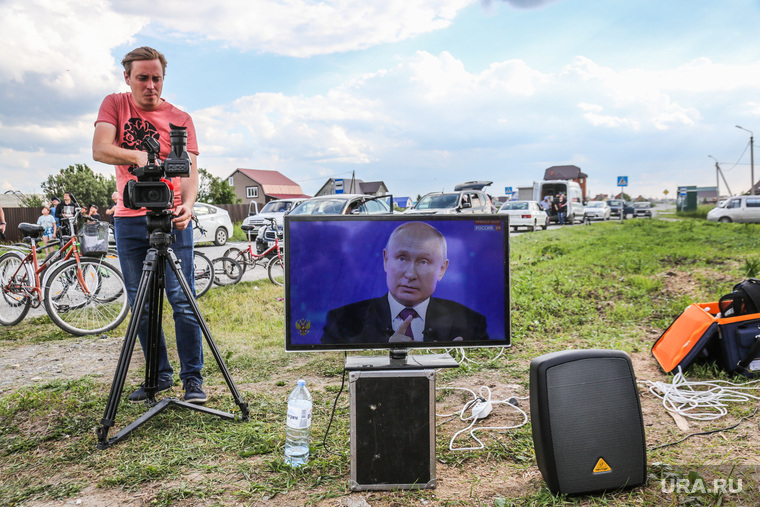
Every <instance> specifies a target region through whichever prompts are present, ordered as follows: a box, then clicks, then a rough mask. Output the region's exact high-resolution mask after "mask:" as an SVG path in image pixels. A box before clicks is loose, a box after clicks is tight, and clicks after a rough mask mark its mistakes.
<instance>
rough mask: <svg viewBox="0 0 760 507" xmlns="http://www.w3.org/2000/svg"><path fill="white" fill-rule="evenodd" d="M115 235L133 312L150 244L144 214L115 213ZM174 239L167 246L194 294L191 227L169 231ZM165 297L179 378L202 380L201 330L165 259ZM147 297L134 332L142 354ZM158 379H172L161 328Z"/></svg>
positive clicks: (146, 321)
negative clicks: (170, 312) (170, 314)
mask: <svg viewBox="0 0 760 507" xmlns="http://www.w3.org/2000/svg"><path fill="white" fill-rule="evenodd" d="M114 230H115V236H116V249H117V251H118V253H119V263H120V264H121V272H122V274H123V275H124V284H125V285H126V286H127V296H128V298H129V306H130V307H132V312H134V302H135V298H136V297H137V289H138V287H139V285H140V278H141V277H142V272H143V261H144V260H145V256H146V254H147V253H148V249H149V248H150V243H149V241H148V227H147V225H146V218H145V217H144V216H141V217H116V218H115V219H114ZM172 238H173V239H174V242H173V243H172V245H171V249H172V250H173V251H174V254H175V255H176V256H177V258H178V259H179V261H180V265H181V267H182V273H183V274H184V275H185V279H186V280H187V283H188V285H190V289H191V291H192V293H193V297H195V281H194V278H193V230H192V228H191V227H188V228H187V229H185V230H184V231H176V230H175V231H172ZM165 292H166V297H167V299H168V300H169V303H170V304H171V305H172V309H173V310H174V330H175V333H176V335H177V354H178V355H179V364H180V373H179V378H180V379H182V381H183V382H185V383H186V382H187V381H189V380H191V379H195V380H198V381H201V382H202V380H203V377H202V376H201V369H202V368H203V333H202V332H201V328H200V325H199V324H198V319H196V318H195V315H194V314H193V311H192V307H191V306H190V303H189V302H188V301H187V298H186V297H185V294H184V293H183V292H182V287H180V285H179V281H178V280H177V277H176V276H175V275H174V271H173V270H172V269H171V267H170V266H169V263H168V262H167V263H166V290H165ZM148 299H150V298H148V297H146V298H145V307H146V311H144V312H143V315H142V318H141V319H140V323H139V325H138V328H137V336H138V337H139V338H140V345H141V346H142V349H143V355H144V354H145V347H146V345H147V343H146V340H147V338H148V311H147V308H148V306H149V301H148ZM158 349H159V350H158V380H159V382H161V381H165V380H170V379H172V373H173V371H172V367H171V364H169V357H168V355H167V353H166V341H165V339H164V332H163V329H162V330H161V341H160V343H159V347H158Z"/></svg>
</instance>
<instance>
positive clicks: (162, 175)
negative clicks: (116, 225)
mask: <svg viewBox="0 0 760 507" xmlns="http://www.w3.org/2000/svg"><path fill="white" fill-rule="evenodd" d="M169 128H170V129H171V130H170V132H169V138H170V140H171V147H172V149H171V152H169V155H168V156H167V157H166V160H165V161H164V163H163V164H161V162H160V160H158V161H157V160H156V156H157V155H158V154H159V152H160V151H161V145H160V144H159V143H158V141H157V140H156V139H154V138H153V137H146V138H145V140H143V142H142V148H143V149H144V150H145V151H146V152H147V153H148V164H147V165H145V166H143V167H134V168H130V169H129V171H130V172H131V173H132V174H134V175H135V176H137V181H135V180H129V181H128V182H127V185H126V187H124V206H126V207H127V208H130V209H141V208H148V209H149V210H151V211H162V210H166V209H169V208H171V207H172V204H173V201H174V192H173V191H172V189H171V188H170V187H169V185H168V184H167V181H166V178H174V177H187V176H190V156H189V155H188V154H187V131H186V127H178V126H176V125H172V124H171V123H170V124H169Z"/></svg>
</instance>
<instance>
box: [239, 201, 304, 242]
mask: <svg viewBox="0 0 760 507" xmlns="http://www.w3.org/2000/svg"><path fill="white" fill-rule="evenodd" d="M305 200H306V198H305V197H304V198H298V199H276V200H274V201H269V202H268V203H266V205H264V207H263V208H261V211H260V212H258V213H256V214H255V215H251V216H248V217H246V218H245V219H244V220H243V223H242V224H241V226H240V227H241V228H242V229H243V232H245V233H246V234H248V235H250V236H251V237H256V235H258V233H259V228H261V227H262V226H264V225H269V219H270V218H274V219H275V220H277V225H278V227H280V229H282V227H283V218H282V217H284V216H285V213H287V212H289V211H290V210H291V209H293V208H294V207H296V206H298V205H299V204H301V203H302V202H303V201H305Z"/></svg>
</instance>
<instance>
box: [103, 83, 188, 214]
mask: <svg viewBox="0 0 760 507" xmlns="http://www.w3.org/2000/svg"><path fill="white" fill-rule="evenodd" d="M99 122H105V123H110V124H111V125H113V126H115V127H116V139H114V145H115V146H119V147H120V148H126V149H128V150H142V143H143V140H144V139H145V138H146V137H148V136H150V137H153V138H154V139H156V140H157V141H158V142H159V144H160V146H161V150H160V152H159V155H158V158H159V159H160V160H161V161H163V160H165V159H166V157H167V155H169V152H170V151H171V140H170V138H169V130H170V129H169V124H170V123H171V124H172V125H176V126H178V127H187V151H188V153H193V154H195V155H198V140H197V138H196V137H195V126H194V125H193V119H192V118H191V117H190V115H189V114H187V113H186V112H184V111H181V110H180V109H177V108H176V107H174V106H173V105H171V104H169V103H168V102H166V101H164V102H163V104H161V106H159V107H158V109H156V110H154V111H145V110H143V109H140V108H138V107H137V106H136V105H135V103H134V100H132V94H131V93H129V92H127V93H113V94H111V95H108V96H107V97H106V98H105V99H104V100H103V103H102V104H101V105H100V110H99V111H98V119H97V120H95V124H96V125H97V124H98V123H99ZM115 167H116V189H117V191H118V193H119V197H118V199H117V202H116V211H115V213H114V216H117V217H133V216H140V215H144V214H145V213H146V212H147V210H146V209H145V208H143V209H139V210H133V209H130V208H126V207H125V206H124V201H123V194H124V187H125V186H126V184H127V181H128V180H136V179H137V177H136V176H135V175H133V174H132V173H130V172H129V167H130V166H126V165H117V166H115ZM181 180H182V178H172V179H171V181H172V185H173V186H174V206H178V205H179V204H181V202H182V200H181V197H180V185H181V183H180V182H181Z"/></svg>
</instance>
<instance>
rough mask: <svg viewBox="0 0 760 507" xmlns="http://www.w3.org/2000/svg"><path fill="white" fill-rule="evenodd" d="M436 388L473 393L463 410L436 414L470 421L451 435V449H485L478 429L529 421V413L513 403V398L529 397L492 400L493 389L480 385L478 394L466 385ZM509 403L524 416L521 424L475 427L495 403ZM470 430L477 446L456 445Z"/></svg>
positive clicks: (500, 427)
mask: <svg viewBox="0 0 760 507" xmlns="http://www.w3.org/2000/svg"><path fill="white" fill-rule="evenodd" d="M436 389H457V390H460V391H468V392H469V393H470V394H472V397H473V399H472V400H470V401H468V402H467V403H465V404H464V406H463V407H462V409H461V410H459V411H457V412H453V413H451V414H436V417H452V418H453V417H455V416H458V417H459V420H460V421H470V424H469V426H467V427H466V428H464V429H461V430H459V431H457V432H456V433H454V435H453V436H452V437H451V440H450V441H449V450H451V451H474V450H478V449H483V448H484V447H485V445H484V444H483V442H481V441H480V439H479V438H478V437H476V436H475V432H476V431H486V430H494V431H497V430H510V429H515V428H519V427H521V426H524V425H525V424H527V422H528V414H526V413H525V411H523V410H522V409H521V408H520V407H518V406H517V405H516V403H511V401H512V399H515V400H516V399H527V397H522V398H518V397H511V398H507V399H504V400H492V399H491V389H490V388H489V387H488V386H481V387H480V394H479V395H476V394H475V392H474V391H473V390H471V389H467V388H466V387H438V388H436ZM501 404H504V405H507V406H508V407H510V408H513V409H514V410H517V411H518V412H519V413H521V414H522V416H523V421H522V422H521V423H520V424H516V425H511V426H483V427H479V428H475V427H474V426H475V424H476V423H477V422H478V420H479V419H484V418H485V417H487V416H488V414H490V413H491V410H492V408H493V406H494V405H501ZM468 410H472V412H471V414H470V415H469V416H468V415H466V413H467V411H468ZM451 420H453V419H449V420H448V421H444V422H442V423H441V424H445V423H447V422H449V421H451ZM466 431H469V432H470V437H471V438H472V439H473V440H475V441H476V442H477V443H478V446H477V447H454V441H455V440H456V439H457V437H458V436H459V435H461V434H462V433H464V432H466Z"/></svg>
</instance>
